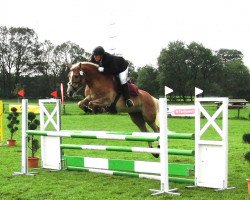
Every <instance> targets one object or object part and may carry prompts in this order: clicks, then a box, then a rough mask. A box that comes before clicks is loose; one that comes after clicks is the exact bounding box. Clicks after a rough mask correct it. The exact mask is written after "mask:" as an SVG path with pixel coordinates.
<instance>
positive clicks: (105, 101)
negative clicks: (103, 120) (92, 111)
mask: <svg viewBox="0 0 250 200" xmlns="http://www.w3.org/2000/svg"><path fill="white" fill-rule="evenodd" d="M109 105H110V101H109V98H108V97H102V98H99V99H95V100H92V101H89V103H88V106H89V107H91V108H95V107H106V106H109Z"/></svg>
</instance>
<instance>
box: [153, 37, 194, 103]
mask: <svg viewBox="0 0 250 200" xmlns="http://www.w3.org/2000/svg"><path fill="white" fill-rule="evenodd" d="M187 59H188V51H187V48H186V45H185V44H184V43H183V42H181V41H176V42H170V43H169V45H168V47H167V48H165V49H162V51H161V53H160V56H159V57H158V65H159V83H160V86H161V88H160V93H161V94H163V89H164V86H168V87H170V88H172V89H173V90H174V94H175V95H180V96H182V98H183V100H184V101H185V100H186V96H187V95H188V94H189V93H190V92H188V91H189V89H190V87H189V85H190V84H189V80H190V68H189V67H188V65H187V63H186V60H187Z"/></svg>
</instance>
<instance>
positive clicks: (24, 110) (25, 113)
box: [13, 99, 34, 175]
mask: <svg viewBox="0 0 250 200" xmlns="http://www.w3.org/2000/svg"><path fill="white" fill-rule="evenodd" d="M27 129H28V99H23V100H22V155H21V172H14V174H13V175H34V173H33V172H29V171H28V141H27V134H26V131H27Z"/></svg>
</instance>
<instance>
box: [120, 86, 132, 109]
mask: <svg viewBox="0 0 250 200" xmlns="http://www.w3.org/2000/svg"><path fill="white" fill-rule="evenodd" d="M121 89H122V95H123V96H124V98H125V101H126V106H127V107H132V106H134V102H133V101H132V100H131V99H130V96H129V91H128V83H125V84H123V85H122V87H121Z"/></svg>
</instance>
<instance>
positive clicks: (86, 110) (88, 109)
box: [82, 106, 93, 113]
mask: <svg viewBox="0 0 250 200" xmlns="http://www.w3.org/2000/svg"><path fill="white" fill-rule="evenodd" d="M82 109H83V111H84V112H85V113H92V112H93V111H92V110H91V109H90V108H88V107H87V106H84V107H83V108H82Z"/></svg>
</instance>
